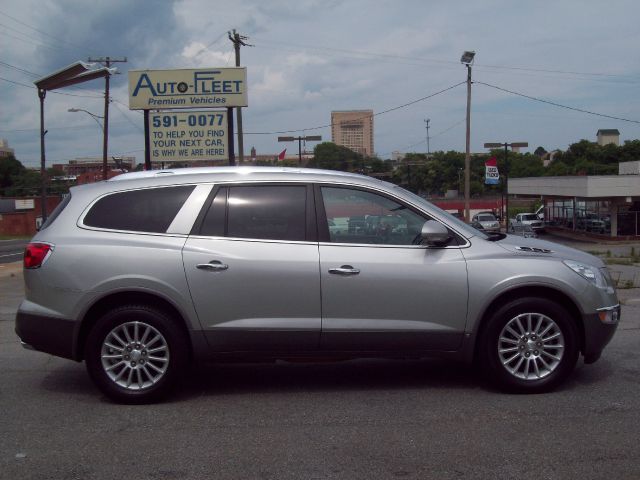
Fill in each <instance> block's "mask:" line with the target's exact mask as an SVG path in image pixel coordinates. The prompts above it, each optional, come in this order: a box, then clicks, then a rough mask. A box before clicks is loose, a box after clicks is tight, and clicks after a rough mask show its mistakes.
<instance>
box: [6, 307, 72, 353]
mask: <svg viewBox="0 0 640 480" xmlns="http://www.w3.org/2000/svg"><path fill="white" fill-rule="evenodd" d="M75 326H76V322H75V321H73V320H68V319H64V318H54V317H46V316H44V315H34V314H32V313H25V312H20V311H18V313H17V314H16V334H17V335H18V337H20V340H22V343H23V345H24V346H25V347H26V348H32V349H33V350H39V351H41V352H45V353H50V354H51V355H56V356H58V357H63V358H70V359H73V336H74V330H75Z"/></svg>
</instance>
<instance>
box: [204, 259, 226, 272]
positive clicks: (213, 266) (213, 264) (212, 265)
mask: <svg viewBox="0 0 640 480" xmlns="http://www.w3.org/2000/svg"><path fill="white" fill-rule="evenodd" d="M196 268H198V269H200V270H209V271H211V272H220V271H222V270H226V269H228V268H229V265H227V264H226V263H222V262H221V261H220V260H211V261H210V262H209V263H199V264H197V265H196Z"/></svg>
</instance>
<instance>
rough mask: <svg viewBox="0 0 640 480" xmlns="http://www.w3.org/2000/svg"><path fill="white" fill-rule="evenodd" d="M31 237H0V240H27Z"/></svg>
mask: <svg viewBox="0 0 640 480" xmlns="http://www.w3.org/2000/svg"><path fill="white" fill-rule="evenodd" d="M29 239H31V236H28V237H25V236H20V235H19V236H15V235H0V240H29Z"/></svg>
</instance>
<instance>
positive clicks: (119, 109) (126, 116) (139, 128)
mask: <svg viewBox="0 0 640 480" xmlns="http://www.w3.org/2000/svg"><path fill="white" fill-rule="evenodd" d="M118 103H120V102H114V104H113V106H114V107H116V109H117V110H118V111H119V112H120V113H121V114H122V116H123V117H124V118H125V119H126V120H127V121H128V122H129V123H130V124H131V125H133V126H134V127H135V128H136V129H137V130H138V131H139V132H140V133H143V134H144V130H143V129H142V127H140V125H138V124H137V123H135V122H134V121H133V120H131V119H130V118H129V116H128V115H126V114H125V113H124V112H123V111H122V109H121V108H120V107H119V106H118Z"/></svg>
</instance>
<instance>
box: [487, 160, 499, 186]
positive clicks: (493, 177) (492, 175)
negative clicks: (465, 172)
mask: <svg viewBox="0 0 640 480" xmlns="http://www.w3.org/2000/svg"><path fill="white" fill-rule="evenodd" d="M484 168H485V176H484V183H486V184H487V185H497V184H498V183H500V173H499V172H498V160H496V157H491V158H490V159H489V160H487V161H486V162H484Z"/></svg>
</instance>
